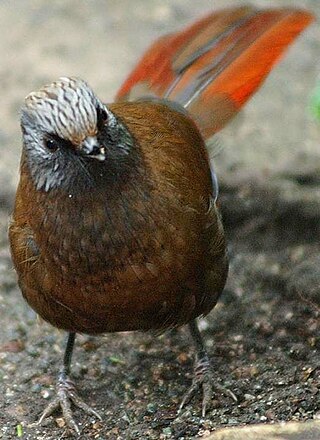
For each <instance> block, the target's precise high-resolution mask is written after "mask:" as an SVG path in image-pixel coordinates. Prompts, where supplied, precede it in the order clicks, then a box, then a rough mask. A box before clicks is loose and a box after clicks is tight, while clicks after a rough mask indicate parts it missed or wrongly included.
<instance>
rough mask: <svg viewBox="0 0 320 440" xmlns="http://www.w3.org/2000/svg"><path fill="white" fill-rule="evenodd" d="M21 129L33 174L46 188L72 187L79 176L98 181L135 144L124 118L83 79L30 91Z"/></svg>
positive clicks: (65, 81) (66, 79) (39, 183)
mask: <svg viewBox="0 0 320 440" xmlns="http://www.w3.org/2000/svg"><path fill="white" fill-rule="evenodd" d="M21 128H22V133H23V145H24V150H25V153H26V159H27V164H28V167H29V171H30V174H31V176H32V178H33V180H34V183H35V185H36V187H37V189H42V190H45V191H49V190H50V189H53V188H58V187H69V186H70V185H72V183H73V181H74V180H76V179H78V180H79V176H80V177H82V181H86V176H87V182H90V180H91V181H92V179H94V177H95V176H94V174H96V173H98V174H99V173H100V175H101V173H102V174H103V173H105V172H107V169H108V165H110V161H111V162H114V161H118V162H119V163H121V159H122V158H124V157H126V156H128V155H129V153H130V150H131V147H132V144H133V141H132V137H131V136H130V133H129V132H128V130H127V129H126V127H125V126H124V125H123V124H122V122H121V121H119V120H118V118H117V117H116V116H115V115H114V114H113V113H112V112H111V111H110V110H109V109H108V107H107V106H105V105H104V104H103V103H102V102H101V101H100V100H99V98H98V97H97V96H96V95H95V94H94V92H93V91H92V90H91V88H90V87H89V86H88V84H87V83H86V82H85V81H83V80H81V79H79V78H60V79H59V80H58V81H55V82H53V83H51V84H49V85H46V86H44V87H43V88H41V89H40V90H39V91H37V92H32V93H30V94H29V95H28V96H27V97H26V98H25V102H24V105H23V107H22V109H21ZM108 159H110V161H109V160H108ZM98 164H100V165H98ZM97 169H98V171H97ZM93 170H94V171H93ZM80 180H81V179H80Z"/></svg>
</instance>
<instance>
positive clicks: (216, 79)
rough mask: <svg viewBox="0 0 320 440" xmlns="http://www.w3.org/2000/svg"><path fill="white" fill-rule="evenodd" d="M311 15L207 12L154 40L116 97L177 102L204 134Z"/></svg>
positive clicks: (224, 118) (242, 98) (228, 114)
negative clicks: (197, 19) (179, 30)
mask: <svg viewBox="0 0 320 440" xmlns="http://www.w3.org/2000/svg"><path fill="white" fill-rule="evenodd" d="M312 20H313V16H312V15H311V14H310V13H308V12H305V11H301V10H297V9H292V8H287V9H266V10H257V9H255V8H253V7H250V6H247V7H240V8H232V9H224V10H221V11H218V12H215V13H213V14H210V15H208V16H206V17H204V18H203V19H201V20H199V21H197V22H196V23H195V24H193V25H191V26H190V27H188V28H187V29H185V30H183V31H181V32H178V33H176V34H171V35H167V36H164V37H162V38H160V39H159V40H158V41H156V42H155V43H154V44H153V45H152V46H151V47H150V49H149V50H148V51H147V52H146V53H145V55H144V56H143V58H142V59H141V61H140V62H139V63H138V65H137V67H136V68H135V69H134V70H133V72H132V73H131V75H130V76H129V77H128V79H127V80H126V81H125V83H124V84H123V86H122V87H121V88H120V90H119V92H118V94H117V100H120V101H124V100H136V99H139V98H140V99H141V97H156V98H165V99H169V100H173V101H175V102H178V103H179V104H180V105H182V106H183V107H185V108H186V109H187V110H188V112H189V113H190V114H191V115H192V116H193V118H194V119H195V121H196V122H197V124H198V126H199V128H200V130H201V131H202V133H203V135H204V137H205V138H208V137H210V136H211V135H213V134H214V133H216V132H217V131H218V130H219V129H221V128H222V127H223V126H224V125H225V124H226V123H227V122H228V120H229V119H230V118H232V117H233V116H234V115H235V114H236V113H237V112H238V111H239V109H240V108H241V107H242V106H243V105H244V104H245V102H246V101H247V100H248V99H249V98H250V96H251V95H252V94H253V93H254V92H255V91H256V89H257V88H258V87H259V86H260V85H261V83H262V82H263V80H264V79H265V77H266V76H267V75H268V73H269V72H270V70H271V69H272V67H273V65H274V64H275V63H276V62H277V61H278V59H279V58H280V56H281V55H282V53H283V52H284V51H285V49H286V48H287V46H288V45H289V44H290V43H291V42H293V40H294V39H295V38H296V37H297V36H298V35H299V33H300V32H301V31H302V30H303V29H304V28H305V27H306V26H307V25H308V24H309V23H310V22H311V21H312Z"/></svg>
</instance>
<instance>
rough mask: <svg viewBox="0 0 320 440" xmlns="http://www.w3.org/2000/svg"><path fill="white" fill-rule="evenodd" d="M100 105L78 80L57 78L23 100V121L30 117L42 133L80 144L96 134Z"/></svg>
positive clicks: (83, 83)
mask: <svg viewBox="0 0 320 440" xmlns="http://www.w3.org/2000/svg"><path fill="white" fill-rule="evenodd" d="M101 106H102V107H103V108H105V107H104V106H103V104H102V103H101V102H100V101H99V99H98V98H97V97H96V96H95V94H94V93H93V91H92V90H91V88H90V87H89V86H88V84H87V83H86V82H85V81H83V80H81V79H79V78H65V77H63V78H60V79H59V80H58V81H55V82H53V83H52V84H49V85H46V86H44V87H43V88H41V89H40V90H39V91H37V92H32V93H30V94H29V95H28V96H27V97H26V98H25V103H24V106H23V107H22V118H23V117H24V115H25V116H26V119H29V117H28V116H30V117H32V119H33V122H34V123H35V124H37V125H38V126H40V127H41V128H42V130H43V131H44V132H47V133H52V134H56V135H58V136H59V137H61V138H63V139H66V140H69V141H71V142H73V143H76V144H80V143H81V142H82V141H83V140H84V139H85V138H86V137H87V136H95V135H96V133H97V107H101Z"/></svg>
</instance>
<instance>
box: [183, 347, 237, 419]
mask: <svg viewBox="0 0 320 440" xmlns="http://www.w3.org/2000/svg"><path fill="white" fill-rule="evenodd" d="M201 388H202V394H203V398H202V417H205V415H206V410H207V407H208V405H209V403H210V400H211V398H212V394H213V391H214V390H215V391H217V392H219V393H221V394H225V395H227V396H229V397H231V399H233V400H234V401H235V402H237V401H238V399H237V397H236V396H235V395H234V394H233V392H232V391H230V390H228V389H227V388H225V387H223V386H221V385H219V384H217V383H214V381H213V376H212V372H211V366H210V362H209V359H208V356H207V355H204V356H202V357H201V359H197V360H196V363H195V366H194V376H193V381H192V384H191V386H190V388H189V389H188V391H187V392H186V393H185V395H184V397H183V399H182V402H181V404H180V406H179V410H178V414H180V413H181V411H182V409H183V407H184V406H185V405H186V404H187V403H189V402H190V400H191V399H192V398H193V397H194V395H195V394H196V393H197V391H198V390H200V389H201Z"/></svg>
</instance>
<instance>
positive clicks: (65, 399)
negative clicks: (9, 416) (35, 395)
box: [38, 333, 101, 435]
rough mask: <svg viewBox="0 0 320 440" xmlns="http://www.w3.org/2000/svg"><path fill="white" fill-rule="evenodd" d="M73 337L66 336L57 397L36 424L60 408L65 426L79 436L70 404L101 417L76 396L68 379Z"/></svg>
mask: <svg viewBox="0 0 320 440" xmlns="http://www.w3.org/2000/svg"><path fill="white" fill-rule="evenodd" d="M75 337H76V334H75V333H69V334H68V339H67V346H66V350H65V353H64V358H63V367H62V368H61V370H60V371H59V375H58V381H57V385H56V394H57V395H56V397H55V398H54V400H53V401H52V402H51V403H49V405H48V406H47V407H46V409H45V410H44V412H43V413H42V416H41V417H40V420H39V422H38V423H39V424H41V422H42V421H43V419H45V418H46V417H48V416H50V415H51V414H52V413H53V412H54V411H56V410H57V409H59V408H61V410H62V414H63V417H64V419H65V421H66V424H67V426H68V427H69V428H71V429H73V430H74V431H76V433H77V434H78V435H79V434H80V430H79V428H78V426H77V424H76V423H75V421H74V420H73V415H72V410H71V402H72V403H73V404H74V405H75V406H77V407H78V408H81V409H82V410H83V411H84V412H85V413H87V414H92V415H94V416H95V417H97V418H98V419H100V420H101V417H100V415H99V414H98V413H97V412H96V411H95V410H94V409H92V408H91V407H90V406H88V405H87V404H86V403H85V402H84V401H83V400H82V399H81V398H80V397H79V396H78V394H77V391H76V388H75V385H74V383H73V382H72V380H71V379H70V377H69V374H70V365H71V358H72V352H73V346H74V341H75Z"/></svg>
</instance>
